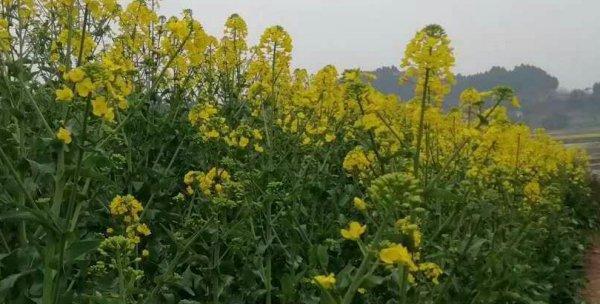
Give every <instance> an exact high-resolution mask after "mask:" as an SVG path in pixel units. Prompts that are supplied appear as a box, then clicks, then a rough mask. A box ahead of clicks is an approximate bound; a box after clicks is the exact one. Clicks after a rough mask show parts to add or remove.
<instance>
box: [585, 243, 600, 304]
mask: <svg viewBox="0 0 600 304" xmlns="http://www.w3.org/2000/svg"><path fill="white" fill-rule="evenodd" d="M585 272H586V277H587V279H588V286H587V288H586V289H585V290H584V291H583V297H584V298H585V300H586V301H587V303H588V304H600V236H596V237H595V239H594V242H593V245H592V247H590V249H589V250H588V252H587V254H586V257H585Z"/></svg>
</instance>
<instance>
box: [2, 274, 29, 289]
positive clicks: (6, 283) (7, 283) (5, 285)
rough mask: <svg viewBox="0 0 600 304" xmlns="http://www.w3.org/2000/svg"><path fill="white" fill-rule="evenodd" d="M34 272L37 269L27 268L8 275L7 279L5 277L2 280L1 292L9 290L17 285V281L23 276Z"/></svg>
mask: <svg viewBox="0 0 600 304" xmlns="http://www.w3.org/2000/svg"><path fill="white" fill-rule="evenodd" d="M32 272H35V270H33V269H31V270H27V271H24V272H21V273H16V274H11V275H9V276H8V277H6V278H5V279H3V280H2V281H0V292H4V291H7V290H9V289H11V288H13V286H14V285H15V283H16V282H17V281H18V280H19V279H20V278H21V277H23V276H26V275H28V274H30V273H32Z"/></svg>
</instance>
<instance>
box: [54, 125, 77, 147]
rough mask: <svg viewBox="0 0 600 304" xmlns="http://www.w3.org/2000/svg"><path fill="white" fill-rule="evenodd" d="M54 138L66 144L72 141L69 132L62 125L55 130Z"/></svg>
mask: <svg viewBox="0 0 600 304" xmlns="http://www.w3.org/2000/svg"><path fill="white" fill-rule="evenodd" d="M56 138H57V139H58V140H60V141H62V142H63V143H65V144H67V145H68V144H70V143H71V141H73V139H72V138H71V132H70V131H69V130H67V129H65V128H63V127H61V128H60V129H58V132H56Z"/></svg>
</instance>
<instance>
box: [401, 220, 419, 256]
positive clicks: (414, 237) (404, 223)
mask: <svg viewBox="0 0 600 304" xmlns="http://www.w3.org/2000/svg"><path fill="white" fill-rule="evenodd" d="M395 226H396V228H397V229H398V230H399V231H400V232H402V233H403V234H404V235H407V236H409V237H410V238H411V241H412V248H415V249H418V248H419V247H420V246H421V230H419V226H417V225H416V224H413V223H411V221H410V218H409V217H406V218H403V219H399V220H397V221H396V224H395Z"/></svg>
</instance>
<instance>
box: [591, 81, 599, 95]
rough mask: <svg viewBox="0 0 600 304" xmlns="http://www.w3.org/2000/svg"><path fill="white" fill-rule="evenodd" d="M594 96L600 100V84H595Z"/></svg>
mask: <svg viewBox="0 0 600 304" xmlns="http://www.w3.org/2000/svg"><path fill="white" fill-rule="evenodd" d="M592 95H593V96H594V97H595V98H600V82H596V83H594V86H593V87H592Z"/></svg>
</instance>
